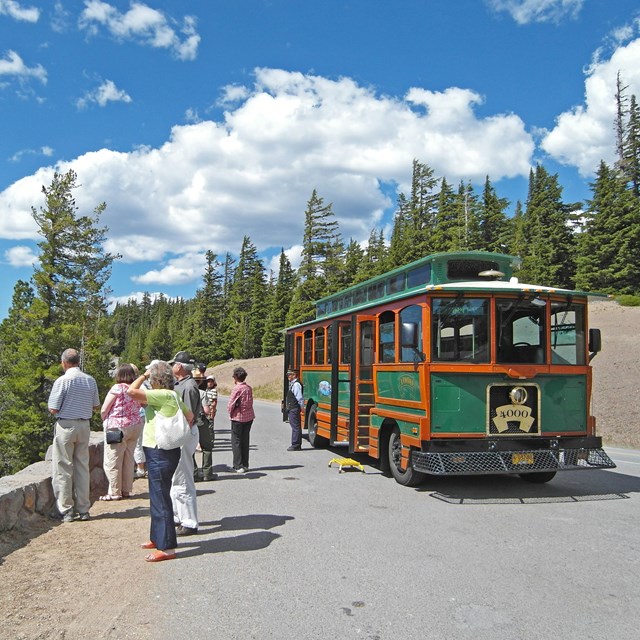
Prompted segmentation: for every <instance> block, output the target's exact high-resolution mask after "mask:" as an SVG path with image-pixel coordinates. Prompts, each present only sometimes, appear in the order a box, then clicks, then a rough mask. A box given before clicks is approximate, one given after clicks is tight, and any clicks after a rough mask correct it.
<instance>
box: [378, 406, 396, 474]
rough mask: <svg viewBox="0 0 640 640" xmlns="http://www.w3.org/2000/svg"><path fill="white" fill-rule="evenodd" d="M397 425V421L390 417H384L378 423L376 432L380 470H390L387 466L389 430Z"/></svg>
mask: <svg viewBox="0 0 640 640" xmlns="http://www.w3.org/2000/svg"><path fill="white" fill-rule="evenodd" d="M397 427H398V423H397V422H396V421H395V420H392V419H391V418H385V419H384V421H383V422H382V424H381V425H380V430H379V432H378V443H379V445H378V451H380V457H379V461H380V470H381V471H383V472H386V473H388V472H389V471H390V467H389V453H388V451H389V438H390V437H391V432H392V431H393V430H394V429H396V428H397Z"/></svg>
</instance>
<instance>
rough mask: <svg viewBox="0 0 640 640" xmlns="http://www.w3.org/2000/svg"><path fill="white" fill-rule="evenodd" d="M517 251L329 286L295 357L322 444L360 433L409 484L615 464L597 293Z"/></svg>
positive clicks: (292, 348)
mask: <svg viewBox="0 0 640 640" xmlns="http://www.w3.org/2000/svg"><path fill="white" fill-rule="evenodd" d="M519 264H520V259H519V258H517V257H515V256H510V255H505V254H498V253H489V252H482V251H474V252H456V253H437V254H433V255H429V256H426V257H424V258H422V259H419V260H416V261H415V262H412V263H410V264H407V265H405V266H403V267H399V268H397V269H394V270H392V271H389V272H387V273H385V274H383V275H380V276H377V277H375V278H372V279H370V280H367V281H366V282H362V283H360V284H357V285H355V286H352V287H350V288H348V289H345V290H343V291H340V292H338V293H335V294H333V295H330V296H327V297H325V298H322V299H321V300H318V301H317V302H316V318H315V319H314V320H312V321H309V322H305V323H303V324H300V325H297V326H294V327H290V328H288V329H287V330H286V341H285V358H284V365H285V370H286V369H287V368H295V369H297V370H298V372H299V374H300V380H301V381H302V383H303V385H304V393H305V398H306V404H305V408H304V411H303V415H302V419H303V428H306V429H307V432H308V439H309V442H310V443H311V445H312V446H313V447H326V446H330V445H338V444H340V443H342V444H343V445H348V450H349V453H350V454H354V453H365V454H368V455H369V456H371V457H372V458H374V459H377V460H378V461H379V464H380V467H381V468H382V469H383V471H385V472H386V473H388V474H390V475H392V476H393V477H394V478H395V479H396V481H397V482H399V483H400V484H403V485H406V486H415V485H417V484H419V483H421V482H422V481H424V479H425V477H426V475H427V474H435V475H464V474H495V473H506V474H518V475H519V476H520V477H521V478H522V479H524V480H528V481H530V482H547V481H549V480H551V479H552V478H553V477H554V476H555V474H556V472H557V471H562V470H576V469H610V468H614V467H615V464H613V462H612V461H611V459H610V458H609V457H608V456H607V454H606V453H605V452H604V451H603V449H602V441H601V438H600V437H598V436H597V435H596V419H595V417H594V416H593V415H591V412H590V406H591V393H592V375H591V373H592V372H591V366H590V361H591V359H592V358H593V357H594V356H595V355H596V354H597V353H598V351H599V350H600V348H601V337H600V331H599V330H598V329H593V328H589V326H588V305H587V300H588V296H589V295H592V294H588V293H586V292H583V291H571V290H566V289H559V288H554V287H548V286H539V285H531V284H523V283H520V282H519V281H518V279H517V277H515V276H514V273H513V272H514V270H515V269H516V268H517V267H518V266H519ZM594 295H597V294H594ZM285 395H286V383H285Z"/></svg>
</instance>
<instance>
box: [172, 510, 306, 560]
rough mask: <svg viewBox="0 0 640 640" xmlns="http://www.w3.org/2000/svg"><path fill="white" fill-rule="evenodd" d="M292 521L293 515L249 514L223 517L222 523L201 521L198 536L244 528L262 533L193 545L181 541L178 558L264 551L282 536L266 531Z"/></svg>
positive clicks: (219, 521) (194, 543)
mask: <svg viewBox="0 0 640 640" xmlns="http://www.w3.org/2000/svg"><path fill="white" fill-rule="evenodd" d="M293 519H294V518H293V516H280V515H274V514H269V513H252V514H249V515H246V516H230V517H228V518H222V519H221V520H213V521H210V522H201V523H200V530H199V532H198V533H199V534H215V533H222V532H228V531H244V530H247V529H261V531H253V532H251V533H243V534H240V535H237V536H229V537H219V538H216V539H213V540H211V539H210V540H202V541H198V542H192V541H191V540H189V541H184V542H183V541H182V540H181V541H180V544H179V548H180V557H189V556H199V555H203V554H206V553H223V552H226V551H255V550H257V549H264V548H265V547H268V546H269V545H270V544H271V543H272V542H273V541H274V540H276V539H277V538H280V537H281V536H280V534H278V533H272V532H271V531H268V529H274V528H275V527H281V526H283V525H284V524H286V523H287V522H288V521H289V520H293ZM205 527H206V528H205ZM189 547H191V548H189Z"/></svg>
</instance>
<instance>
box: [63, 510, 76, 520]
mask: <svg viewBox="0 0 640 640" xmlns="http://www.w3.org/2000/svg"><path fill="white" fill-rule="evenodd" d="M75 519H76V516H75V515H74V513H73V512H72V511H67V513H65V514H64V515H63V516H62V522H73V521H74V520H75Z"/></svg>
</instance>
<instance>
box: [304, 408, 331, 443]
mask: <svg viewBox="0 0 640 640" xmlns="http://www.w3.org/2000/svg"><path fill="white" fill-rule="evenodd" d="M316 412H317V409H316V407H315V406H314V407H312V409H311V410H310V411H309V415H308V416H307V434H308V436H309V444H310V445H311V446H312V447H313V448H314V449H326V448H327V447H328V446H329V439H328V438H325V437H323V436H319V435H318V419H317V417H316Z"/></svg>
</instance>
